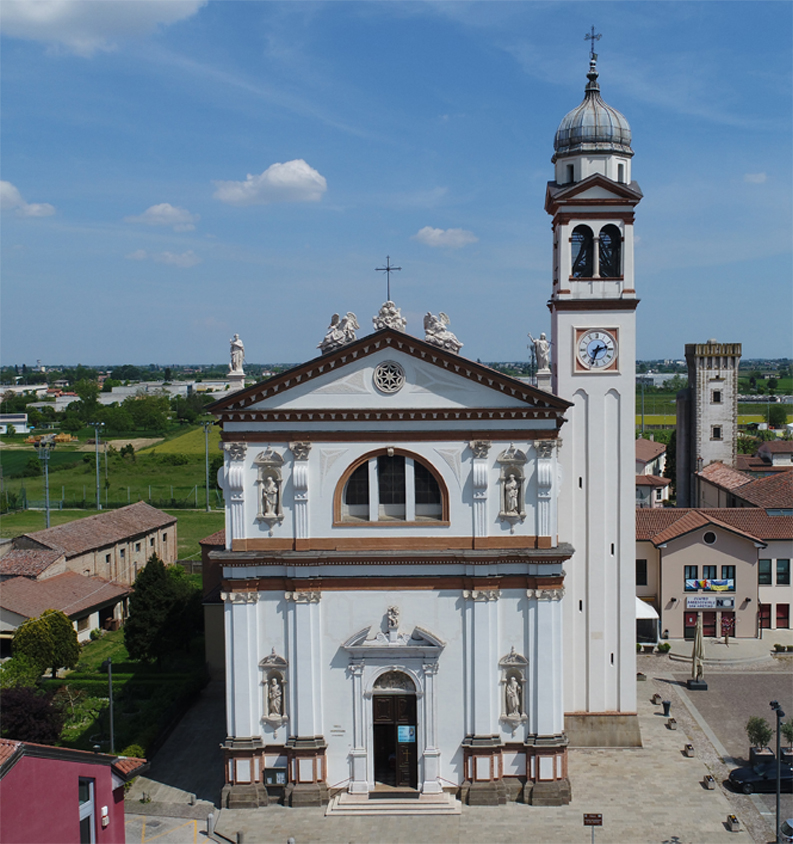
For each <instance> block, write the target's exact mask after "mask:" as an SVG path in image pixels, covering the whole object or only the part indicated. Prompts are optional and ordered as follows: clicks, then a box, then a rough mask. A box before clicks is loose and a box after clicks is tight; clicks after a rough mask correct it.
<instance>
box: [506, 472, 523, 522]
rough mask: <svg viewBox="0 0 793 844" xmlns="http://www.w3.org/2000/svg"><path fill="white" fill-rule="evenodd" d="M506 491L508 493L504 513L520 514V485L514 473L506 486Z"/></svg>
mask: <svg viewBox="0 0 793 844" xmlns="http://www.w3.org/2000/svg"><path fill="white" fill-rule="evenodd" d="M504 491H505V493H506V496H505V497H506V501H505V502H504V503H505V505H506V506H505V507H504V512H505V513H520V507H519V504H520V484H519V483H518V481H517V480H516V478H515V474H514V473H512V472H511V473H510V475H509V478H508V479H507V482H506V484H505V485H504Z"/></svg>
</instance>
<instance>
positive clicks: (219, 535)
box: [198, 528, 226, 548]
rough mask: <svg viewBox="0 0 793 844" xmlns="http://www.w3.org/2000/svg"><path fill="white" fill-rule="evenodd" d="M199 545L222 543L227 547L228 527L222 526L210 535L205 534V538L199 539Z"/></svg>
mask: <svg viewBox="0 0 793 844" xmlns="http://www.w3.org/2000/svg"><path fill="white" fill-rule="evenodd" d="M198 544H199V545H213V546H214V545H220V546H222V547H223V548H225V547H226V529H225V528H221V529H220V530H219V531H216V532H215V533H213V534H211V535H210V536H205V537H204V538H203V539H201V540H199V543H198Z"/></svg>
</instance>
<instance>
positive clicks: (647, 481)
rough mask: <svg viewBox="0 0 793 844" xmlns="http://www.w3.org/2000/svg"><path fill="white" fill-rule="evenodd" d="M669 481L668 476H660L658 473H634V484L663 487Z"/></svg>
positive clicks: (669, 482)
mask: <svg viewBox="0 0 793 844" xmlns="http://www.w3.org/2000/svg"><path fill="white" fill-rule="evenodd" d="M671 483H672V481H670V480H669V478H662V477H661V476H660V475H636V486H652V487H665V486H669V484H671Z"/></svg>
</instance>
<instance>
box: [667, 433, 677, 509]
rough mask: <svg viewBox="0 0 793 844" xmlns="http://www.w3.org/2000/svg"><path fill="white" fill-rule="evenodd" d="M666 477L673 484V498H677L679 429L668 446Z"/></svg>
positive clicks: (673, 434) (670, 438)
mask: <svg viewBox="0 0 793 844" xmlns="http://www.w3.org/2000/svg"><path fill="white" fill-rule="evenodd" d="M664 477H665V478H669V480H670V481H671V482H672V483H671V485H670V486H671V489H670V494H671V495H672V498H676V497H677V428H675V429H674V430H673V431H672V435H671V436H670V437H669V442H668V443H667V446H666V463H665V464H664Z"/></svg>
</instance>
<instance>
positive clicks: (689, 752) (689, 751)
mask: <svg viewBox="0 0 793 844" xmlns="http://www.w3.org/2000/svg"><path fill="white" fill-rule="evenodd" d="M683 752H684V753H685V754H686V756H693V755H694V745H693V744H687V745H686V746H685V748H684V750H683Z"/></svg>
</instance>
